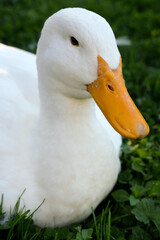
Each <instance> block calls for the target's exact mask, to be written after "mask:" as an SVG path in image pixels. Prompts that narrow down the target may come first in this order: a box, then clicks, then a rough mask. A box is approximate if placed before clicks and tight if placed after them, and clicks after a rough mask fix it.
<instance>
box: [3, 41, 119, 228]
mask: <svg viewBox="0 0 160 240" xmlns="http://www.w3.org/2000/svg"><path fill="white" fill-rule="evenodd" d="M2 47H3V52H5V53H6V54H4V55H5V57H6V56H11V53H12V52H14V55H15V54H17V53H19V56H18V57H19V60H20V61H21V64H22V66H25V65H23V61H22V60H23V57H24V56H26V58H27V55H28V57H29V59H28V62H27V61H26V58H25V64H26V66H27V67H28V66H29V65H30V63H31V62H32V65H31V67H32V68H33V69H34V67H36V65H35V63H34V60H35V56H34V55H32V54H28V53H27V52H24V51H22V52H21V50H18V49H13V48H10V47H7V46H5V45H1V51H2ZM21 54H22V55H21ZM1 57H2V54H1ZM21 57H22V60H21ZM1 60H2V62H3V73H1V76H2V74H3V76H4V80H7V84H6V82H5V84H3V86H2V85H1V90H2V87H3V90H2V92H3V93H5V92H7V91H8V90H10V89H11V91H13V94H12V95H11V94H9V96H10V97H9V96H8V94H6V95H5V96H3V99H2V100H3V102H4V101H5V102H6V105H7V106H4V104H2V102H1V107H2V110H3V109H4V112H3V113H2V115H3V121H2V122H1V139H2V142H1V144H3V146H2V149H6V152H2V155H1V156H2V158H1V160H2V159H3V164H2V165H1V168H2V169H1V172H2V174H1V179H0V189H1V194H4V210H6V211H8V212H9V211H10V206H12V209H13V207H14V205H15V203H16V201H17V199H18V197H19V196H20V194H21V193H22V192H23V190H24V189H26V191H25V193H24V194H23V196H22V200H21V206H22V207H23V206H24V205H25V206H26V208H29V209H31V211H34V210H35V209H36V208H37V207H38V206H39V205H40V204H41V203H42V201H43V200H44V199H45V201H44V203H43V204H42V206H41V207H40V209H39V210H38V211H37V213H36V214H35V223H36V224H38V225H40V226H45V225H46V226H53V225H54V224H56V225H60V226H61V225H65V224H69V223H71V222H77V221H80V220H82V219H84V218H86V217H87V216H88V215H89V214H90V213H91V207H94V208H95V207H96V206H97V205H98V204H99V202H100V201H101V200H102V199H103V198H104V197H105V196H106V194H107V193H109V192H110V191H111V189H112V187H113V186H114V184H115V182H116V179H117V175H118V172H119V170H120V160H119V156H118V151H119V147H120V144H121V137H120V135H119V134H118V133H116V132H115V131H114V129H113V128H112V127H111V126H110V125H109V123H108V125H107V123H106V119H105V118H104V117H103V115H102V114H101V112H100V110H99V109H98V107H97V106H96V109H95V103H94V101H93V100H92V99H76V100H75V99H72V98H66V97H62V96H61V97H59V96H57V97H56V94H54V97H55V100H54V101H53V102H52V107H51V106H49V107H48V109H49V110H48V111H47V108H46V109H45V113H44V114H41V115H40V114H39V106H38V104H36V103H38V94H37V98H36V97H35V98H33V97H34V95H33V96H32V95H31V91H30V89H29V88H30V87H31V89H32V92H33V86H34V84H33V85H29V83H28V90H27V92H29V93H30V96H28V97H24V93H23V90H25V88H26V86H25V87H24V89H22V87H23V85H22V87H19V86H18V84H16V83H15V82H14V83H13V81H14V80H13V76H14V74H13V73H12V72H11V71H10V69H8V66H7V65H6V66H4V65H5V64H4V63H5V59H2V58H1ZM7 63H8V60H7ZM17 63H18V59H17V61H16V62H15V61H12V66H13V67H11V69H12V68H13V69H15V68H14V65H15V67H16V66H17ZM19 63H20V62H19ZM18 65H19V64H18ZM1 66H2V64H1ZM33 66H34V67H33ZM17 70H18V71H19V73H18V74H19V75H20V76H21V75H22V76H23V74H24V72H27V73H28V69H25V68H23V69H22V70H21V69H19V68H18V69H17ZM17 70H16V73H17ZM31 73H32V75H31V76H29V79H30V80H31V79H32V80H31V81H32V82H33V81H34V83H35V93H36V89H37V88H36V74H35V75H34V74H33V73H34V71H31ZM10 75H11V76H12V78H11V81H12V84H13V85H14V87H12V84H11V82H9V79H10V77H9V76H10ZM1 79H2V78H1ZM1 82H2V81H1ZM14 88H15V89H14ZM18 96H19V98H18ZM62 108H63V109H62ZM6 109H7V110H6ZM50 109H54V110H53V111H50ZM2 110H1V112H2ZM13 112H14V115H13ZM55 116H56V117H55ZM1 117H2V116H1ZM98 117H99V119H98ZM100 119H101V120H100ZM11 120H12V122H11ZM103 121H104V123H103ZM24 123H25V125H24ZM103 124H104V126H103ZM107 129H108V132H107ZM7 130H8V134H6V132H7ZM24 130H25V132H24ZM3 132H4V135H2V134H3ZM113 135H115V141H116V138H117V140H118V142H116V144H115V143H113V142H112V140H111V138H113ZM30 139H31V140H30ZM96 139H100V144H97V141H96ZM113 141H114V139H113ZM114 144H115V145H116V146H117V149H116V148H115V147H114ZM17 153H18V156H17ZM46 157H47V159H46ZM109 159H110V161H108V160H109ZM48 176H50V177H49V178H48ZM104 183H105V184H104ZM104 185H105V186H104Z"/></svg>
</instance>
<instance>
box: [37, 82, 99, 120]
mask: <svg viewBox="0 0 160 240" xmlns="http://www.w3.org/2000/svg"><path fill="white" fill-rule="evenodd" d="M43 82H45V81H40V84H39V92H40V115H41V116H43V117H44V118H46V119H48V120H51V121H52V120H54V119H55V118H57V119H59V118H62V119H65V120H66V119H67V118H73V117H74V118H75V119H76V118H79V117H83V116H85V118H88V117H89V118H90V117H93V116H94V115H95V103H94V100H93V99H92V98H90V97H89V98H76V97H71V96H70V94H68V95H67V94H66V93H64V92H63V91H60V89H59V88H58V87H57V85H56V84H55V85H54V86H49V85H48V84H47V85H45V86H44V84H42V83H43Z"/></svg>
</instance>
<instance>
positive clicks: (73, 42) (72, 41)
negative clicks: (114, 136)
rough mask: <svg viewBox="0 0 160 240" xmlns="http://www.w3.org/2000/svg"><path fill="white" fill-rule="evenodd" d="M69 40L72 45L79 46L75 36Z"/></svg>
mask: <svg viewBox="0 0 160 240" xmlns="http://www.w3.org/2000/svg"><path fill="white" fill-rule="evenodd" d="M70 40H71V43H72V45H74V46H77V47H79V42H78V41H77V39H76V38H74V37H71V38H70Z"/></svg>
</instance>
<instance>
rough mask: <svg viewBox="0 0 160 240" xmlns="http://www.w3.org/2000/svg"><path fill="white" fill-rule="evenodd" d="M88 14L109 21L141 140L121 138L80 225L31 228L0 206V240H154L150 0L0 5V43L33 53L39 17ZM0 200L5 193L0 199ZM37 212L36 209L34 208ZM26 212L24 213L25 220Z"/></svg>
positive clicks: (158, 107)
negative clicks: (72, 10) (107, 180)
mask: <svg viewBox="0 0 160 240" xmlns="http://www.w3.org/2000/svg"><path fill="white" fill-rule="evenodd" d="M69 6H71V7H73V6H80V7H85V8H88V9H90V10H92V11H95V12H97V13H99V14H100V15H102V16H103V17H105V18H106V19H107V20H108V21H109V23H110V24H111V26H112V28H113V30H114V32H115V35H116V37H120V36H128V37H129V38H130V39H131V41H132V45H131V46H127V47H120V52H121V55H122V60H123V74H124V78H125V80H126V85H127V88H128V90H129V92H130V94H131V96H132V98H133V99H134V101H135V102H136V104H137V106H138V107H139V109H140V110H141V112H142V113H143V115H144V116H145V118H146V120H147V121H148V123H149V126H150V129H151V131H150V134H149V136H148V137H147V138H145V139H143V140H142V141H138V142H137V141H131V140H127V139H124V143H123V146H122V150H123V153H122V156H121V162H122V171H121V173H120V175H119V178H118V181H117V184H116V186H115V188H114V189H113V191H112V192H111V194H110V195H109V196H108V197H107V198H106V199H105V200H104V201H103V202H102V203H101V204H100V205H99V207H98V208H97V209H96V211H95V212H93V213H92V215H91V216H90V217H89V218H88V219H87V220H85V221H84V222H82V223H79V224H74V225H72V226H69V227H65V228H60V229H59V228H56V229H50V228H43V229H41V228H39V227H37V226H34V224H33V221H32V214H31V213H30V212H29V210H28V211H27V212H23V213H22V210H21V209H19V201H20V200H18V202H17V205H16V207H15V211H14V212H13V213H12V214H11V215H10V217H9V220H8V221H6V222H5V221H3V224H1V223H2V220H4V219H5V216H6V215H5V213H3V207H2V203H1V205H0V240H1V239H10V240H11V239H16V240H18V239H19V240H23V239H27V240H28V239H34V240H35V239H38V240H41V239H44V240H51V239H56V240H60V239H74V240H87V239H97V240H102V239H106V240H150V239H152V240H153V239H155V240H159V239H160V96H159V94H160V28H159V26H160V14H159V13H160V4H159V1H158V0H152V1H151V0H131V1H127V0H119V1H112V0H107V1H105V0H99V1H98V0H97V1H96V0H81V1H80V0H76V1H73V0H70V1H64V0H60V1H54V0H48V1H43V0H35V1H33V0H32V1H31V0H21V1H20V0H1V1H0V16H1V17H0V25H1V28H0V41H1V42H3V43H6V44H9V45H13V46H17V47H19V48H23V49H26V50H29V51H32V52H35V49H36V43H37V40H38V38H39V35H40V30H41V28H42V26H43V23H44V21H45V19H46V18H47V17H48V16H49V15H51V14H52V13H53V12H55V11H57V10H59V9H60V8H63V7H69ZM4 199H5V196H4ZM37 207H38V206H37ZM30 214H31V215H30Z"/></svg>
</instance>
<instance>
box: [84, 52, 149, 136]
mask: <svg viewBox="0 0 160 240" xmlns="http://www.w3.org/2000/svg"><path fill="white" fill-rule="evenodd" d="M97 59H98V78H97V79H96V80H95V81H94V82H92V83H90V84H89V85H88V86H87V90H88V91H89V92H90V94H91V95H92V97H93V98H94V100H95V102H96V103H97V105H98V106H99V108H100V109H101V111H102V112H103V114H104V115H105V117H106V118H107V120H108V121H109V123H110V124H111V125H112V127H113V128H114V129H115V130H116V131H117V132H119V133H120V134H121V135H122V136H124V137H127V138H132V139H142V138H144V137H145V136H147V135H148V133H149V126H148V124H147V123H146V121H145V120H144V118H143V116H142V115H141V113H140V112H139V110H138V109H137V107H136V106H135V104H134V102H133V101H132V99H131V97H130V96H129V94H128V91H127V89H126V87H125V82H124V79H123V75H122V61H121V59H120V63H119V66H118V68H117V69H115V70H112V69H111V68H110V67H109V65H108V64H107V62H105V60H104V59H103V58H102V57H100V56H98V57H97Z"/></svg>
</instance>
